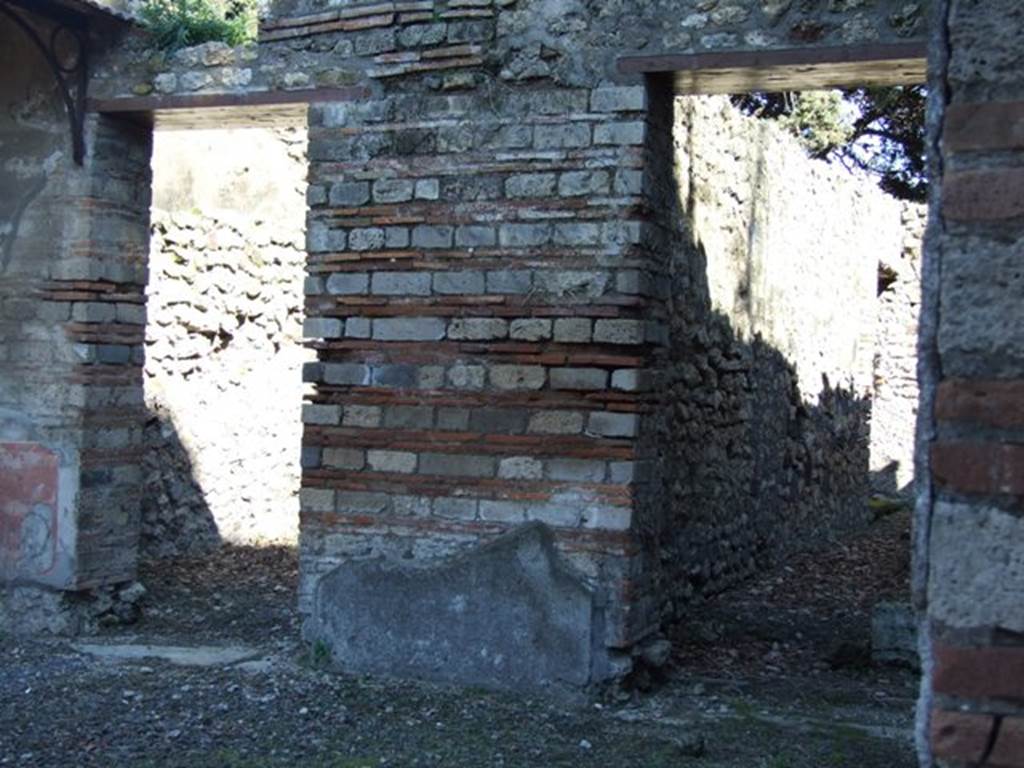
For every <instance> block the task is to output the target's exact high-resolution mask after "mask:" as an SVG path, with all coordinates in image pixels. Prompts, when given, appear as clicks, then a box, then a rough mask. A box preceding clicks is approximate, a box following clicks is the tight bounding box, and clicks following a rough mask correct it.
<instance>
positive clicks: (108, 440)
mask: <svg viewBox="0 0 1024 768" xmlns="http://www.w3.org/2000/svg"><path fill="white" fill-rule="evenodd" d="M26 23H28V24H29V25H30V26H31V27H32V28H34V29H35V30H37V32H38V33H39V34H40V35H41V37H42V38H43V39H49V35H50V34H51V32H52V27H51V25H50V24H49V23H47V22H46V21H44V20H42V19H39V18H28V19H27V20H26ZM30 40H31V39H30V38H29V37H28V35H27V34H26V33H25V32H24V31H23V30H22V29H21V28H19V27H18V26H17V25H15V24H13V23H12V22H11V21H10V20H9V18H8V17H7V16H3V17H0V41H2V42H0V66H2V68H3V71H4V72H5V73H9V76H5V77H4V78H3V82H2V83H0V105H2V108H0V586H2V589H0V625H2V626H3V627H4V629H5V631H7V630H10V631H22V630H25V629H32V628H33V627H38V626H45V627H47V628H51V629H58V630H73V629H74V628H75V627H76V626H78V624H79V622H80V620H81V618H82V617H81V616H80V615H77V614H76V613H75V612H74V611H67V610H65V609H66V608H67V605H68V603H67V601H66V600H65V599H64V596H63V594H62V593H56V592H47V591H44V590H45V589H50V588H56V589H59V590H79V591H84V590H89V589H91V588H94V587H100V586H103V585H117V584H122V583H125V582H128V581H130V580H131V579H132V578H133V577H134V573H135V563H136V554H137V547H136V544H137V538H138V526H139V516H138V498H139V492H140V484H141V471H140V468H139V466H138V463H137V457H138V447H139V445H140V442H141V436H142V429H141V426H142V421H143V413H144V411H143V408H142V388H141V363H142V347H141V343H142V330H143V324H144V322H145V309H144V301H145V300H144V297H143V294H142V286H143V285H144V284H145V259H144V248H143V246H144V243H145V239H146V237H145V231H146V228H147V219H148V207H149V176H148V159H149V139H148V134H147V133H146V132H145V131H144V130H140V129H139V128H137V127H136V126H133V125H131V124H127V123H122V122H119V121H116V120H112V119H108V118H106V117H102V116H96V115H92V116H89V117H88V118H87V119H86V121H85V131H84V144H85V149H86V156H85V159H84V162H83V164H82V165H78V164H76V163H75V162H74V159H73V156H72V144H71V141H70V138H69V135H70V131H69V130H68V118H67V115H66V113H65V110H64V106H63V102H62V100H61V97H60V95H59V92H58V91H57V88H56V83H55V82H54V80H53V75H52V73H51V71H50V69H49V67H48V66H47V65H46V64H45V62H44V60H43V58H42V56H41V54H40V53H39V52H38V50H37V49H36V48H35V47H34V46H33V44H32V43H31V41H30Z"/></svg>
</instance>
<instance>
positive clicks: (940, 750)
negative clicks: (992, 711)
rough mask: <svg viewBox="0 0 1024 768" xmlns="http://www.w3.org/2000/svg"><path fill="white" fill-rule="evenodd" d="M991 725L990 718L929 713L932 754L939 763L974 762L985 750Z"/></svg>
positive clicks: (942, 711)
mask: <svg viewBox="0 0 1024 768" xmlns="http://www.w3.org/2000/svg"><path fill="white" fill-rule="evenodd" d="M994 724H995V718H994V717H992V715H979V714H971V713H967V712H949V711H946V710H941V709H936V710H932V722H931V731H930V733H931V743H932V752H933V754H934V755H935V757H937V758H939V759H941V760H962V761H965V762H970V763H976V762H978V761H979V760H981V758H982V756H983V755H984V754H985V750H986V749H987V748H988V740H989V735H990V734H991V732H992V727H993V725H994Z"/></svg>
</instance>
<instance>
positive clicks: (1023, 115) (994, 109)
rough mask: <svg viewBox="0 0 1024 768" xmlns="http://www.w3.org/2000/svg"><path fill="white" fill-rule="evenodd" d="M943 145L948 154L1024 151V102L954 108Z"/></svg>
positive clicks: (949, 118) (944, 127)
mask: <svg viewBox="0 0 1024 768" xmlns="http://www.w3.org/2000/svg"><path fill="white" fill-rule="evenodd" d="M942 143H943V146H944V148H945V149H946V151H951V150H953V151H956V150H961V151H970V150H979V149H1019V148H1024V101H1003V102H986V103H980V104H977V103H975V104H950V105H949V107H948V108H947V109H946V119H945V125H944V126H943V133H942Z"/></svg>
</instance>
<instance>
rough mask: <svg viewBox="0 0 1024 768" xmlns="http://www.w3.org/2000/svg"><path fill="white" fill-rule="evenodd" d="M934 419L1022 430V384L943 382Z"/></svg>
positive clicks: (1022, 382)
mask: <svg viewBox="0 0 1024 768" xmlns="http://www.w3.org/2000/svg"><path fill="white" fill-rule="evenodd" d="M935 417H936V418H937V419H938V420H939V421H947V422H954V423H965V424H968V423H969V424H978V425H982V426H986V427H1005V428H1016V427H1024V381H971V380H966V379H949V380H947V381H944V382H942V383H941V384H940V385H939V390H938V395H937V398H936V402H935Z"/></svg>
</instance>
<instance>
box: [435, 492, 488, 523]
mask: <svg viewBox="0 0 1024 768" xmlns="http://www.w3.org/2000/svg"><path fill="white" fill-rule="evenodd" d="M431 509H432V511H433V513H434V514H435V515H437V516H438V517H448V518H452V519H455V520H475V519H476V511H477V500H476V499H460V498H456V497H454V496H439V497H438V498H436V499H434V501H433V503H432V504H431Z"/></svg>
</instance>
